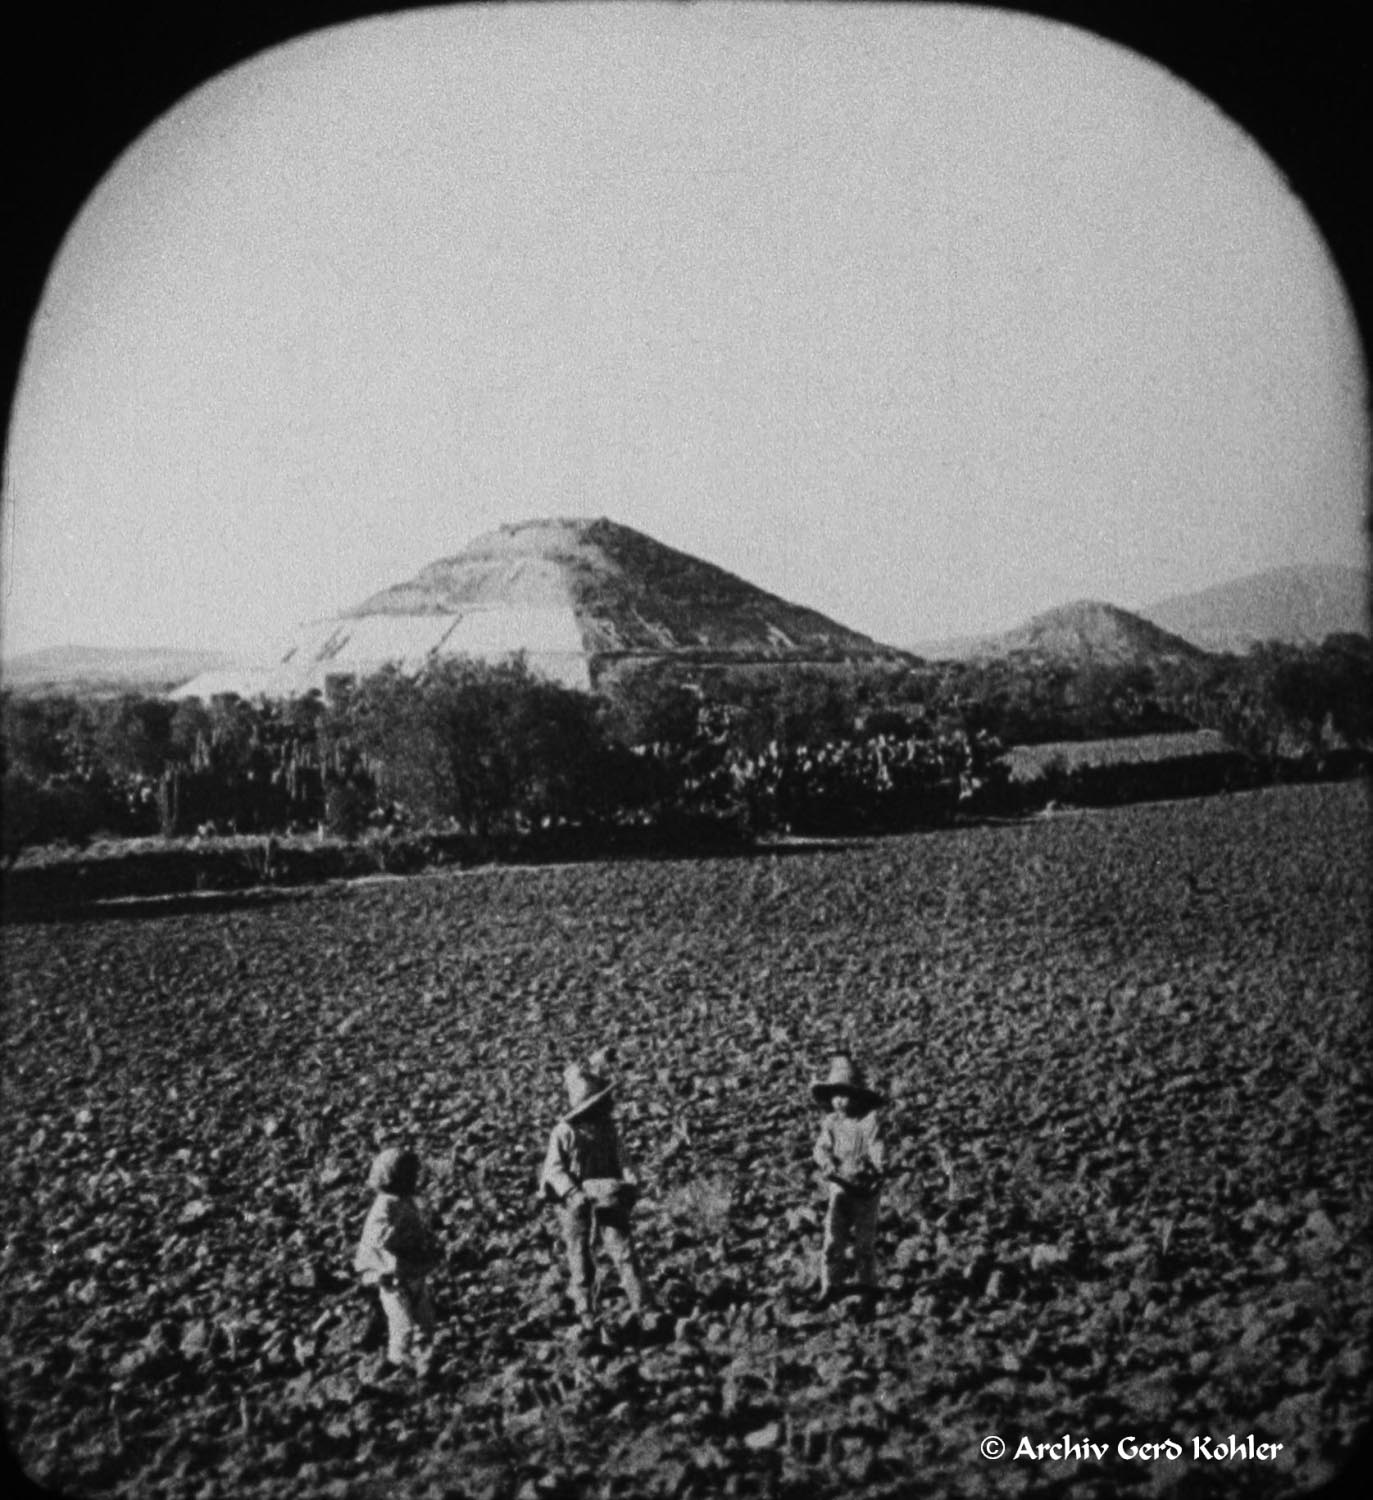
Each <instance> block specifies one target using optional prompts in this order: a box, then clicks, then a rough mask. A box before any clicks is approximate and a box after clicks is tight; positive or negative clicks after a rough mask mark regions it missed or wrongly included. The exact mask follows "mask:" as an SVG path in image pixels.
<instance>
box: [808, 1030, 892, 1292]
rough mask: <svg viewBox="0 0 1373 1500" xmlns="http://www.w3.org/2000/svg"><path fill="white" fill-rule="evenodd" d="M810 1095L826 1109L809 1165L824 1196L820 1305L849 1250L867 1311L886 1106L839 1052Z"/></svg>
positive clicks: (873, 1278)
mask: <svg viewBox="0 0 1373 1500" xmlns="http://www.w3.org/2000/svg"><path fill="white" fill-rule="evenodd" d="M810 1091H811V1094H812V1096H813V1097H814V1099H815V1101H816V1103H817V1104H821V1105H823V1106H825V1108H826V1110H827V1113H826V1114H825V1115H824V1117H823V1118H822V1119H821V1121H820V1136H819V1139H818V1140H817V1141H816V1143H815V1163H816V1165H817V1166H818V1167H819V1168H820V1171H821V1173H822V1174H823V1175H824V1178H825V1183H826V1186H827V1188H828V1192H829V1205H828V1208H827V1210H826V1213H825V1238H824V1243H823V1246H822V1248H821V1252H820V1301H821V1304H822V1305H825V1304H828V1303H829V1302H830V1301H832V1300H833V1298H834V1296H835V1294H836V1293H837V1291H838V1288H839V1284H840V1283H839V1279H838V1278H839V1276H840V1275H841V1273H842V1268H843V1264H844V1259H845V1256H846V1254H847V1253H848V1251H849V1250H850V1249H851V1250H852V1252H853V1261H854V1266H853V1269H854V1280H855V1282H856V1283H857V1285H858V1286H859V1287H860V1288H861V1290H862V1291H863V1294H864V1303H865V1307H867V1308H870V1307H871V1306H872V1303H873V1302H874V1300H875V1299H876V1295H877V1264H876V1245H877V1207H878V1201H879V1199H880V1197H881V1193H882V1172H883V1167H884V1162H885V1158H884V1154H883V1150H882V1139H881V1136H880V1134H879V1132H878V1126H877V1111H878V1110H879V1109H880V1108H881V1107H882V1106H883V1105H884V1104H885V1103H886V1102H887V1101H886V1100H885V1099H884V1098H883V1097H882V1095H881V1094H879V1093H878V1092H877V1090H876V1089H871V1088H869V1087H868V1085H867V1082H866V1080H865V1079H864V1077H863V1072H862V1069H860V1068H859V1067H858V1066H857V1065H856V1064H855V1063H854V1061H853V1059H852V1058H851V1057H848V1056H847V1055H846V1054H844V1053H840V1054H838V1055H837V1056H835V1057H833V1058H832V1059H831V1060H830V1070H829V1076H828V1077H827V1078H824V1079H816V1080H815V1082H813V1083H812V1084H811V1086H810Z"/></svg>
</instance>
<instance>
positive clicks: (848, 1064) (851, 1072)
mask: <svg viewBox="0 0 1373 1500" xmlns="http://www.w3.org/2000/svg"><path fill="white" fill-rule="evenodd" d="M810 1091H811V1096H812V1097H813V1098H814V1100H815V1102H816V1103H817V1104H831V1103H832V1102H833V1101H834V1096H835V1095H836V1094H847V1095H848V1096H849V1097H850V1098H851V1099H852V1100H853V1101H854V1103H855V1104H857V1105H858V1107H859V1109H860V1110H861V1111H862V1112H863V1113H864V1114H866V1113H867V1112H868V1111H869V1110H872V1109H878V1108H880V1107H881V1106H882V1105H883V1104H885V1103H886V1102H887V1100H886V1096H885V1095H884V1094H881V1093H879V1092H878V1091H877V1090H876V1089H875V1088H872V1087H870V1086H869V1084H868V1081H867V1079H866V1078H865V1077H864V1076H863V1070H862V1068H860V1067H859V1066H858V1064H857V1063H856V1062H854V1060H853V1059H852V1058H851V1057H850V1056H849V1055H848V1054H847V1053H845V1052H838V1053H836V1054H835V1055H834V1056H833V1057H832V1058H830V1070H829V1074H828V1076H827V1077H825V1078H817V1079H815V1081H814V1082H813V1083H812V1084H811V1086H810Z"/></svg>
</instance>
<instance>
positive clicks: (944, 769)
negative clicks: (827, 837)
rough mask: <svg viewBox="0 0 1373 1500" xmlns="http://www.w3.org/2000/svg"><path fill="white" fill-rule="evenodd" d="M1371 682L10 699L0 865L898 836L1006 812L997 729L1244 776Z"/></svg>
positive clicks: (1296, 679)
mask: <svg viewBox="0 0 1373 1500" xmlns="http://www.w3.org/2000/svg"><path fill="white" fill-rule="evenodd" d="M1371 680H1373V655H1371V653H1370V644H1369V642H1368V640H1367V639H1365V638H1364V637H1361V636H1332V637H1330V638H1329V639H1328V640H1327V641H1326V642H1325V643H1324V644H1323V645H1322V646H1320V647H1316V648H1306V649H1298V648H1293V647H1282V646H1276V645H1272V646H1266V647H1261V648H1257V649H1255V650H1254V651H1252V652H1251V653H1250V654H1249V655H1247V656H1244V657H1235V656H1215V657H1201V658H1196V659H1191V660H1179V661H1169V662H1166V663H1161V664H1160V665H1158V666H1156V667H1148V666H1141V665H1132V666H1116V667H1111V666H1104V665H1084V666H1080V667H1078V668H1076V669H1073V668H1070V667H1068V666H1066V665H1063V664H1061V663H1044V662H1037V661H1034V660H1032V659H1026V658H1024V657H1019V658H1017V657H1012V658H1009V659H1005V660H999V661H991V662H977V663H957V662H946V663H937V664H933V665H928V666H923V667H921V666H884V667H869V668H866V669H864V668H857V667H854V668H850V669H847V670H845V669H843V668H830V669H828V670H825V669H818V668H817V669H812V670H810V671H792V672H789V673H786V674H779V673H776V672H772V673H767V672H762V671H758V672H755V673H754V674H752V675H749V674H748V673H747V672H741V671H737V670H736V671H732V672H729V671H725V670H723V669H720V668H711V667H700V668H697V669H690V668H688V669H684V670H683V671H681V672H679V673H678V674H676V675H672V674H668V673H664V672H662V671H658V672H654V673H644V674H640V675H638V676H633V675H630V676H627V677H624V678H621V679H619V680H617V681H616V682H615V683H614V685H613V686H607V688H606V689H605V690H604V691H603V692H602V693H601V694H599V695H597V696H591V695H587V694H582V693H577V692H573V691H571V690H569V689H566V688H563V687H560V686H558V685H556V684H552V683H548V682H544V681H541V680H539V679H537V678H535V677H533V676H532V675H531V674H530V673H529V672H528V671H527V670H526V669H525V667H524V665H523V664H522V663H520V662H518V661H517V662H514V663H510V664H505V665H495V666H492V665H485V664H481V663H475V662H467V661H460V660H448V661H443V662H438V663H435V664H433V665H432V666H430V667H429V668H428V669H427V670H426V671H425V672H424V673H423V674H421V675H420V676H419V677H418V678H409V677H405V676H403V675H401V674H400V673H398V672H395V671H388V672H384V673H381V674H379V675H378V676H376V677H373V678H370V679H367V680H365V681H363V682H362V683H360V684H357V685H355V686H351V687H350V686H348V685H347V684H345V685H343V686H341V687H340V688H339V690H338V691H336V692H334V693H331V695H330V696H329V698H328V700H327V701H326V700H325V699H324V698H323V697H321V696H320V695H318V694H316V695H312V696H310V697H307V698H303V699H297V700H293V701H289V702H284V703H276V704H271V703H264V704H257V705H253V704H249V703H246V702H243V701H242V700H240V699H236V698H221V699H216V700H214V701H212V702H210V703H202V702H200V701H198V700H194V699H192V700H186V701H181V702H172V701H170V700H167V699H163V698H151V697H136V696H126V697H122V698H118V699H114V700H110V701H105V702H100V701H94V702H92V701H82V700H77V699H73V698H49V699H41V698H21V697H14V696H7V697H6V698H5V701H4V704H3V716H2V722H0V730H2V737H0V752H2V753H3V772H4V794H5V795H4V824H3V835H4V838H3V848H4V854H5V857H6V858H7V859H11V860H12V859H13V858H14V857H15V856H16V855H17V853H18V852H19V851H20V850H21V849H22V848H23V847H24V846H25V845H30V844H47V843H54V842H62V841H67V842H76V843H79V842H83V841H85V840H88V839H90V838H91V837H92V836H94V835H96V834H97V833H108V834H112V835H116V836H121V835H122V836H136V835H151V834H158V833H160V834H162V835H164V836H168V837H176V836H180V835H186V834H190V833H194V832H196V831H198V830H202V829H204V830H216V831H219V832H230V831H232V832H238V833H263V834H266V833H273V832H285V831H289V830H292V829H303V828H315V827H319V826H322V827H323V828H325V829H326V830H327V831H329V832H332V833H334V834H338V835H340V836H342V837H344V838H355V837H357V836H358V835H359V834H361V833H362V832H363V831H364V830H366V829H367V828H369V827H372V828H380V827H386V828H390V829H403V828H409V829H414V828H418V827H446V828H450V829H461V830H464V831H466V832H469V833H472V834H475V835H477V836H486V835H492V834H505V835H509V834H520V833H527V832H529V831H531V830H546V829H552V828H557V829H575V830H581V831H583V832H585V833H587V834H594V833H596V831H598V830H601V831H603V830H605V829H608V828H617V827H618V828H623V827H626V826H634V827H638V828H640V829H650V830H651V829H653V828H658V829H661V830H664V831H667V830H677V831H680V830H681V829H682V828H684V827H691V826H702V827H704V826H706V825H715V826H717V827H718V826H721V825H726V824H728V825H732V826H736V827H738V828H739V829H741V830H745V831H748V832H758V831H765V830H789V831H794V832H853V831H870V830H885V831H892V830H899V829H903V828H911V827H916V826H921V825H930V824H938V823H941V822H946V821H947V820H948V819H949V817H950V816H952V814H953V812H954V810H955V809H956V808H958V807H959V806H963V807H965V808H967V807H971V808H973V809H975V810H977V809H980V810H984V811H1000V810H1015V809H1016V808H1017V807H1019V806H1023V805H1024V795H1025V794H1024V793H1023V792H1022V793H1021V794H1020V800H1019V802H1017V801H1016V800H1015V798H1014V797H1012V795H1011V793H1010V791H1009V789H1008V787H1007V777H1006V774H1005V769H1004V767H1003V766H1001V765H1000V763H999V761H998V755H999V752H1000V748H1001V746H1002V745H1005V744H1011V743H1035V742H1043V741H1055V740H1081V739H1088V738H1100V737H1108V736H1118V735H1143V734H1153V733H1157V732H1160V731H1168V730H1176V729H1181V728H1189V727H1193V726H1203V727H1208V728H1214V729H1216V730H1218V731H1220V732H1221V733H1222V734H1223V735H1225V736H1226V738H1227V740H1228V741H1229V742H1230V743H1231V744H1232V745H1233V746H1234V747H1235V749H1236V751H1237V752H1240V753H1242V754H1243V755H1244V756H1245V757H1247V758H1248V762H1249V766H1248V769H1247V771H1246V774H1245V776H1244V777H1243V778H1242V780H1243V781H1245V782H1247V783H1251V784H1252V783H1254V782H1257V781H1262V780H1264V779H1271V778H1272V777H1273V776H1275V775H1276V774H1278V772H1279V771H1280V770H1281V771H1282V772H1283V773H1284V774H1287V775H1291V774H1315V773H1321V772H1323V771H1329V770H1330V769H1332V768H1338V767H1340V766H1341V765H1344V766H1352V765H1358V764H1361V763H1362V761H1363V759H1364V757H1365V756H1366V753H1367V752H1368V750H1369V748H1370V746H1373V697H1371V695H1370V681H1371ZM1227 774H1228V773H1227ZM1080 779H1081V778H1080ZM1097 779H1098V780H1100V777H1098V778H1097ZM1138 782H1139V778H1138V777H1136V783H1138ZM1136 783H1132V784H1131V785H1132V787H1133V786H1135V785H1136ZM1207 789H1210V784H1209V783H1208V785H1207ZM1078 790H1079V791H1080V792H1081V793H1082V795H1083V796H1088V795H1089V792H1090V789H1089V788H1088V787H1087V786H1086V784H1085V782H1084V786H1083V787H1081V788H1078ZM1146 790H1147V788H1146ZM1041 795H1042V796H1048V795H1057V796H1059V797H1060V798H1062V797H1069V798H1071V796H1072V795H1073V786H1072V785H1071V784H1070V783H1069V782H1065V781H1064V779H1063V778H1059V780H1058V781H1057V782H1055V783H1053V784H1046V786H1045V787H1043V788H1041ZM1090 795H1091V796H1092V797H1093V800H1100V798H1099V797H1097V796H1096V794H1095V793H1091V794H1090ZM1130 795H1135V792H1134V791H1133V790H1132V791H1131V792H1130ZM1108 800H1109V799H1108Z"/></svg>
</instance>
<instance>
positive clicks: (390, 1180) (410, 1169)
mask: <svg viewBox="0 0 1373 1500" xmlns="http://www.w3.org/2000/svg"><path fill="white" fill-rule="evenodd" d="M419 1180H420V1159H419V1157H418V1156H416V1155H415V1153H414V1152H413V1151H411V1150H410V1149H409V1148H408V1147H405V1146H388V1147H387V1148H386V1150H385V1151H381V1152H378V1154H377V1157H376V1160H375V1161H373V1163H372V1170H371V1171H370V1172H368V1174H367V1186H368V1187H369V1188H371V1189H372V1191H373V1192H374V1193H396V1194H399V1195H401V1196H402V1197H403V1196H405V1195H406V1194H408V1193H413V1192H414V1191H415V1186H416V1184H417V1183H418V1182H419Z"/></svg>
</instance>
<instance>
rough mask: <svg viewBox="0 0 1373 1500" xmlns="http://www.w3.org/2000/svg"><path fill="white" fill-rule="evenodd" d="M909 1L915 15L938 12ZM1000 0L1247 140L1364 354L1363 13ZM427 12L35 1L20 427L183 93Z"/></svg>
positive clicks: (249, 3)
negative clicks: (81, 255) (120, 199)
mask: <svg viewBox="0 0 1373 1500" xmlns="http://www.w3.org/2000/svg"><path fill="white" fill-rule="evenodd" d="M645 3H657V0H645ZM794 3H804V0H794ZM906 3H907V4H908V5H909V7H910V8H916V7H917V6H918V5H919V4H922V3H925V0H906ZM993 4H994V6H995V8H998V9H1006V10H1015V11H1019V12H1024V13H1028V14H1035V15H1042V16H1045V17H1047V18H1049V19H1052V20H1057V21H1062V22H1066V23H1068V24H1070V25H1074V26H1078V27H1080V28H1082V29H1083V30H1086V31H1090V32H1093V33H1095V34H1097V35H1099V36H1101V37H1103V38H1105V39H1107V40H1109V41H1113V42H1116V43H1118V44H1120V45H1122V46H1125V47H1129V48H1131V49H1132V50H1134V51H1136V52H1139V53H1142V54H1143V55H1145V56H1148V57H1151V58H1153V59H1154V60H1155V61H1156V62H1159V63H1161V64H1162V65H1163V66H1164V67H1166V68H1168V69H1169V70H1170V71H1171V72H1173V73H1174V74H1176V75H1177V76H1178V77H1180V78H1182V79H1183V80H1184V81H1186V82H1187V83H1189V84H1191V85H1192V86H1193V87H1194V88H1196V89H1198V90H1200V91H1201V92H1202V93H1204V94H1206V95H1207V96H1208V97H1209V98H1211V99H1212V100H1213V101H1214V102H1215V103H1216V104H1217V105H1218V106H1219V107H1220V108H1221V109H1222V110H1223V111H1224V112H1225V113H1226V114H1227V115H1229V116H1230V117H1231V118H1232V119H1233V120H1235V121H1236V122H1237V123H1238V124H1239V125H1241V126H1242V127H1243V128H1244V129H1245V130H1246V131H1248V133H1249V134H1250V135H1251V136H1253V137H1254V139H1255V140H1256V141H1257V142H1258V143H1259V145H1260V146H1261V147H1262V148H1263V150H1264V151H1265V152H1266V153H1267V154H1268V155H1269V156H1270V157H1271V158H1272V160H1273V161H1274V162H1275V163H1276V164H1277V166H1278V167H1279V169H1280V170H1281V171H1282V172H1283V173H1284V175H1285V176H1286V178H1287V180H1288V181H1289V183H1291V184H1292V186H1293V187H1294V189H1295V190H1296V191H1297V193H1298V194H1299V195H1300V196H1301V198H1302V199H1303V201H1304V202H1305V204H1306V206H1307V209H1308V211H1309V212H1310V213H1311V215H1312V217H1313V218H1314V220H1315V221H1316V223H1317V225H1318V227H1319V228H1320V231H1321V233H1322V235H1323V236H1324V238H1325V240H1326V242H1327V244H1328V245H1329V247H1330V249H1331V252H1332V254H1333V256H1334V259H1335V263H1336V265H1337V267H1338V269H1339V272H1340V274H1341V276H1342V277H1343V279H1344V283H1345V286H1346V289H1347V290H1348V293H1349V295H1350V297H1351V300H1352V302H1353V304H1354V307H1355V311H1356V314H1357V316H1358V319H1359V326H1360V329H1361V330H1362V332H1363V335H1364V347H1365V358H1366V359H1367V347H1368V329H1369V327H1370V317H1373V313H1371V312H1370V305H1369V298H1370V285H1369V282H1370V261H1371V260H1373V231H1371V230H1370V221H1371V220H1373V212H1371V211H1370V209H1371V208H1373V205H1370V194H1369V192H1368V188H1367V179H1368V175H1369V174H1368V162H1369V160H1370V156H1369V153H1368V151H1367V150H1366V147H1367V144H1368V139H1369V129H1368V125H1369V119H1370V115H1373V105H1371V104H1370V96H1373V77H1371V76H1370V75H1371V74H1373V69H1370V66H1369V62H1368V54H1367V50H1366V47H1365V46H1364V45H1362V31H1361V29H1356V22H1355V19H1354V17H1355V15H1356V14H1357V12H1356V10H1355V9H1354V8H1353V7H1344V6H1337V5H1335V4H1334V3H1326V4H1320V5H1317V6H1315V7H1310V6H1304V7H1294V6H1292V5H1291V4H1290V3H1287V0H1201V3H1195V0H1194V3H1186V0H1043V3H1040V4H1034V3H1022V4H1014V5H1012V4H1006V3H1004V0H993ZM414 8H415V7H413V6H407V5H398V4H393V3H386V0H381V3H374V4H368V3H366V0H276V3H272V0H240V3H238V4H234V5H231V6H226V7H223V9H222V10H221V9H220V8H219V7H203V8H202V7H200V6H186V5H178V6H168V7H166V8H164V7H163V6H162V5H161V4H152V5H147V4H140V3H138V0H133V3H131V4H128V5H123V6H109V5H99V4H95V3H89V4H87V5H84V6H81V5H78V6H74V7H73V6H68V5H64V4H62V3H61V0H58V3H56V4H48V5H44V4H43V0H38V3H37V4H36V5H34V6H32V7H30V15H29V25H30V28H31V30H30V35H29V39H28V41H27V42H26V43H25V44H23V48H22V52H21V53H17V54H14V55H12V63H11V70H10V72H11V79H10V82H9V87H8V90H7V92H9V93H10V103H11V107H12V125H11V129H10V130H9V132H7V141H6V145H7V161H6V177H7V178H8V181H9V187H10V207H11V225H12V227H11V229H10V231H9V235H8V239H9V246H8V252H9V253H8V256H7V259H8V261H9V265H8V267H7V272H8V274H7V278H6V289H5V295H4V296H3V298H0V307H2V308H3V324H0V335H2V336H3V359H4V368H3V375H4V378H5V382H6V385H5V391H6V411H7V416H8V413H9V411H10V408H11V405H12V401H13V396H14V390H15V384H16V382H17V379H18V374H19V368H20V364H21V361H22V359H23V354H24V348H25V342H26V339H27V335H28V328H29V324H30V321H31V320H32V318H33V315H34V313H35V311H36V310H37V307H38V302H39V299H40V297H41V295H42V291H43V286H44V282H45V280H46V277H47V274H48V270H49V267H50V266H51V263H52V261H53V259H54V257H55V256H56V254H57V252H58V249H59V248H60V246H61V243H62V240H63V237H64V236H65V234H66V232H67V229H68V228H69V226H70V224H71V223H72V221H73V219H74V218H75V216H76V214H77V213H78V212H79V210H80V208H81V205H82V204H83V203H84V201H85V200H86V198H87V197H88V196H89V194H90V193H91V192H92V191H93V189H94V188H95V186H96V184H97V183H98V182H99V181H100V179H101V178H102V177H103V176H104V174H105V173H106V172H107V171H108V170H109V168H110V167H111V166H112V165H113V163H114V162H115V160H116V159H117V158H118V156H119V155H120V153H121V152H123V151H124V150H125V149H126V148H127V147H128V146H129V145H130V144H132V142H133V141H134V140H136V139H137V137H138V136H139V135H140V134H141V133H142V132H143V131H144V130H145V129H146V128H147V127H148V126H149V125H151V124H152V122H153V121H154V120H156V119H157V118H158V117H159V116H160V115H161V114H163V113H164V112H165V111H166V110H168V109H169V108H171V107H172V106H173V105H174V104H175V103H176V102H177V101H178V100H179V99H181V98H183V97H184V96H185V95H186V94H187V93H189V92H190V91H192V90H193V89H195V88H196V87H198V86H199V85H200V84H202V83H204V82H206V81H207V80H209V79H210V78H212V77H214V76H215V75H216V74H217V73H220V72H222V71H224V70H225V69H226V68H230V67H232V66H234V65H235V64H236V63H239V62H242V61H244V60H246V59H247V58H249V57H252V56H253V55H254V54H256V53H258V52H261V51H263V50H265V49H268V48H270V47H273V46H276V45H278V44H280V43H282V42H286V41H289V40H291V39H292V38H293V37H297V36H301V35H303V34H306V33H308V32H310V31H313V30H316V29H319V28H321V27H326V26H331V25H339V24H342V23H344V22H347V21H351V20H358V19H361V18H363V17H366V16H369V15H379V14H391V13H395V12H399V11H405V10H408V9H414ZM989 8H990V7H989ZM83 12H84V13H83ZM1313 17H1315V19H1313ZM16 34H17V33H16ZM6 425H7V429H8V422H7V424H6Z"/></svg>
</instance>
